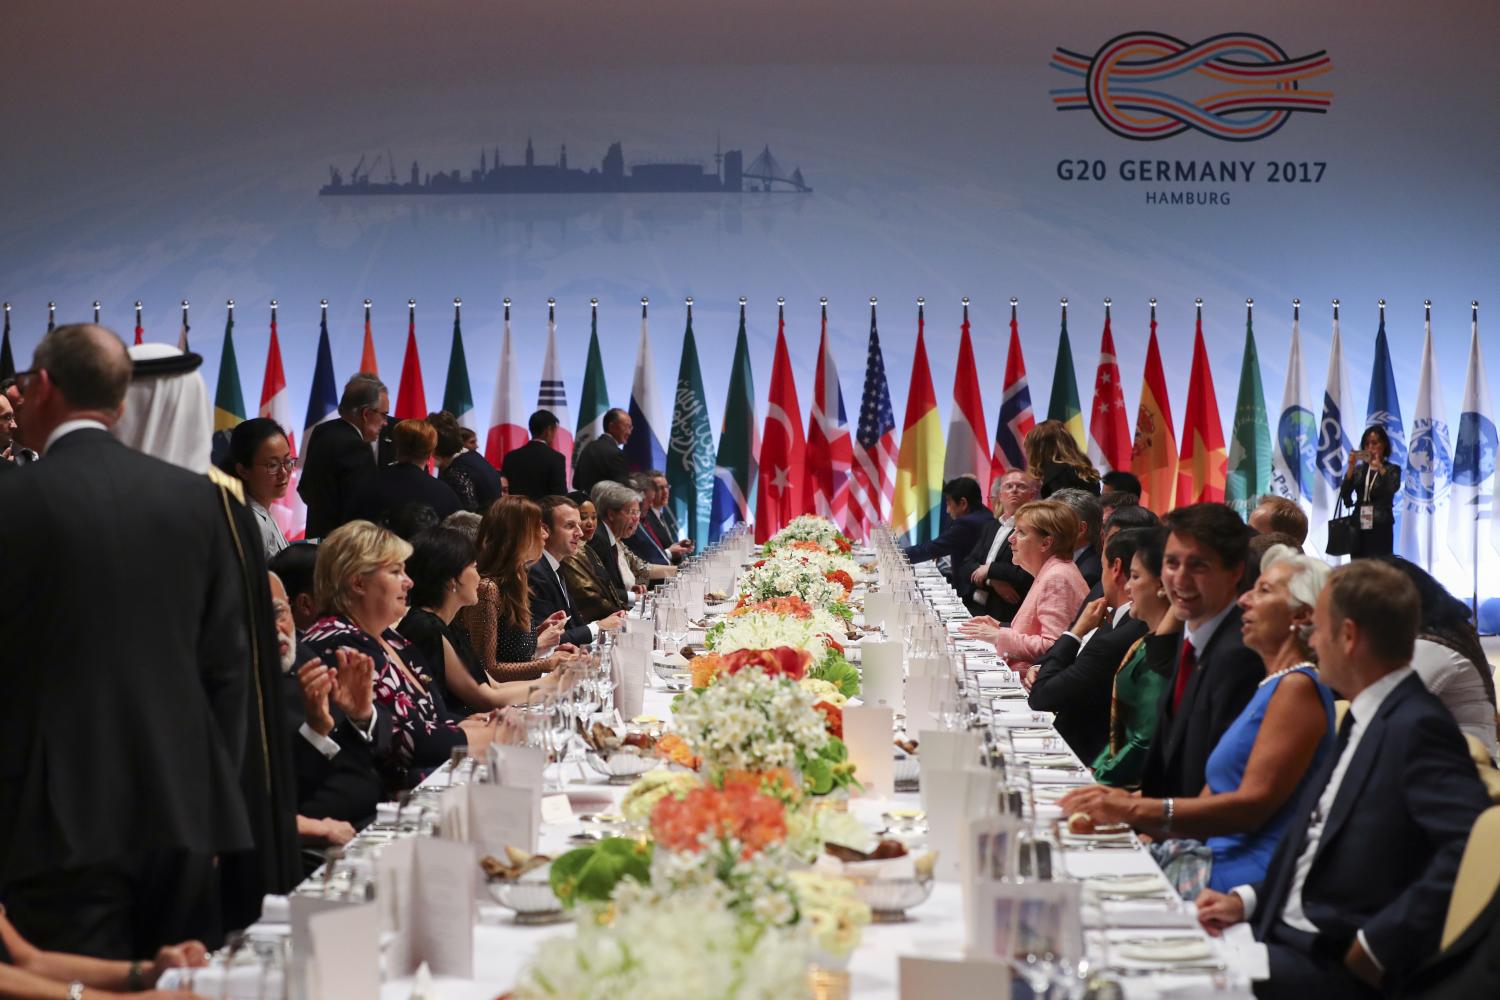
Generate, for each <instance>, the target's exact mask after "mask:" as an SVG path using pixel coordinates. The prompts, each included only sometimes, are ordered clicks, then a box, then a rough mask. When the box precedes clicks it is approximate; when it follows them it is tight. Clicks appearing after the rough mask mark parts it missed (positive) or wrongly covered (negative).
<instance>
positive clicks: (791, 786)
mask: <svg viewBox="0 0 1500 1000" xmlns="http://www.w3.org/2000/svg"><path fill="white" fill-rule="evenodd" d="M720 783H721V784H722V785H723V786H724V787H725V788H728V787H729V786H730V785H744V786H746V787H747V788H750V789H752V790H754V791H757V792H759V793H761V794H762V795H770V796H772V797H774V798H776V799H779V800H781V801H782V802H784V803H787V804H789V805H790V804H795V803H796V802H799V801H801V799H802V785H801V783H800V782H798V781H797V780H796V778H794V777H793V776H792V772H791V771H788V770H787V769H786V768H784V767H773V768H771V769H770V770H769V771H725V772H724V776H723V778H722V779H720Z"/></svg>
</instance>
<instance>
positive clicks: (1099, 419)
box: [1089, 299, 1131, 472]
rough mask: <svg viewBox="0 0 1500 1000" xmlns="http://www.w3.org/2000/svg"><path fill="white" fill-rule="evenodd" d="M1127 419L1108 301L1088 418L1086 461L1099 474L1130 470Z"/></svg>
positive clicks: (1128, 421) (1128, 423) (1128, 426)
mask: <svg viewBox="0 0 1500 1000" xmlns="http://www.w3.org/2000/svg"><path fill="white" fill-rule="evenodd" d="M1130 450H1131V449H1130V418H1129V417H1127V416H1126V414H1125V392H1124V390H1123V389H1122V387H1121V385H1120V363H1119V361H1118V360H1117V359H1116V357H1115V338H1114V336H1113V335H1112V334H1111V333H1110V330H1109V299H1105V300H1104V335H1103V336H1102V337H1101V338H1100V339H1099V369H1098V371H1097V372H1095V374H1094V407H1093V410H1092V412H1091V413H1090V415H1089V458H1090V459H1091V460H1092V461H1093V463H1094V465H1096V466H1098V468H1099V471H1100V472H1113V471H1116V470H1123V469H1128V468H1130Z"/></svg>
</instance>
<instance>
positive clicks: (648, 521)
mask: <svg viewBox="0 0 1500 1000" xmlns="http://www.w3.org/2000/svg"><path fill="white" fill-rule="evenodd" d="M671 516H672V512H671V511H670V510H668V509H667V508H665V507H663V508H662V509H661V510H643V511H641V527H640V530H639V531H637V532H636V534H637V535H639V534H642V533H644V534H646V535H648V536H649V537H650V538H651V540H652V541H653V542H655V543H656V544H657V545H659V546H661V550H662V551H663V552H666V551H667V549H669V548H671V547H672V546H673V545H675V544H676V543H677V542H678V540H679V539H678V536H677V528H676V524H677V522H676V521H668V520H667V519H668V518H669V517H671Z"/></svg>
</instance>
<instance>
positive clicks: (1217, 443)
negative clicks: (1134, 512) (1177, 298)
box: [1177, 299, 1228, 507]
mask: <svg viewBox="0 0 1500 1000" xmlns="http://www.w3.org/2000/svg"><path fill="white" fill-rule="evenodd" d="M1227 480H1228V457H1227V455H1226V454H1225V451H1224V428H1223V425H1222V424H1220V422H1219V401H1218V399H1217V398H1216V397H1215V396H1214V377H1213V372H1211V371H1210V370H1209V367H1208V349H1207V348H1206V347H1204V345H1203V300H1202V299H1199V300H1198V325H1197V333H1196V334H1195V336H1194V338H1193V369H1192V375H1191V376H1190V380H1189V382H1188V398H1187V416H1185V417H1184V418H1183V421H1182V455H1181V457H1180V458H1179V459H1178V461H1177V506H1179V507H1186V506H1187V505H1188V504H1190V503H1223V502H1224V486H1225V483H1226V481H1227Z"/></svg>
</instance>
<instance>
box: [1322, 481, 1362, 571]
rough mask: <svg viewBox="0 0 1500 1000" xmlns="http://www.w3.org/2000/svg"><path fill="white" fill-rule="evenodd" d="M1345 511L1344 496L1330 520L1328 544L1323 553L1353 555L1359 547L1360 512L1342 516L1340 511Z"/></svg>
mask: <svg viewBox="0 0 1500 1000" xmlns="http://www.w3.org/2000/svg"><path fill="white" fill-rule="evenodd" d="M1343 509H1344V498H1343V496H1342V494H1341V495H1340V496H1339V501H1338V503H1337V504H1335V505H1334V508H1333V517H1331V518H1329V519H1328V544H1327V545H1325V546H1324V547H1323V551H1324V552H1326V553H1327V554H1328V555H1331V556H1349V555H1353V554H1354V552H1355V550H1356V549H1357V548H1358V547H1359V511H1358V510H1355V511H1353V512H1351V513H1348V514H1344V515H1342V516H1341V515H1340V514H1339V511H1341V510H1343Z"/></svg>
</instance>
